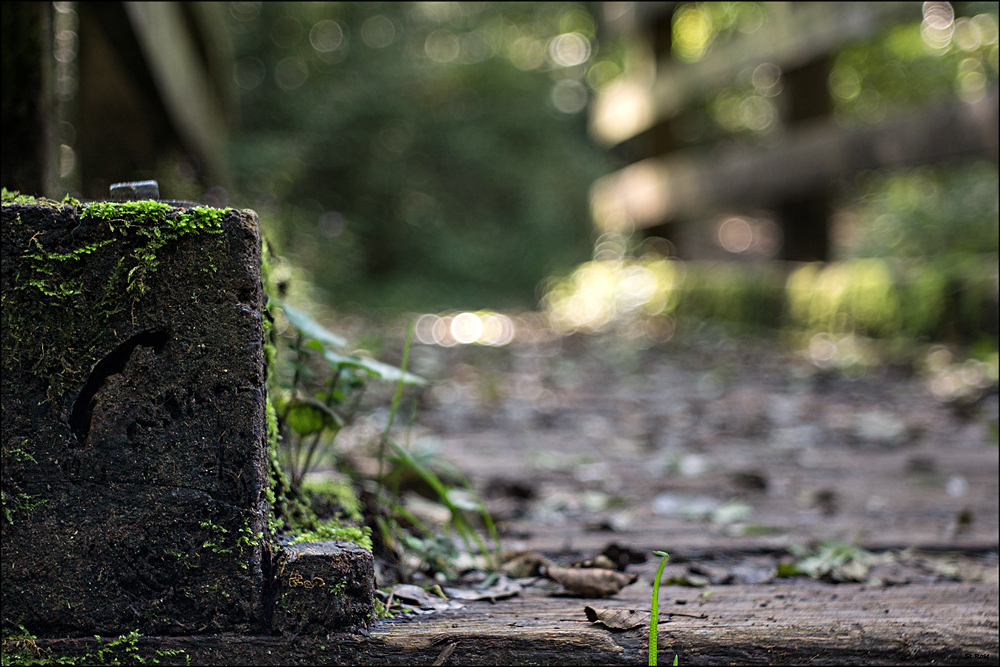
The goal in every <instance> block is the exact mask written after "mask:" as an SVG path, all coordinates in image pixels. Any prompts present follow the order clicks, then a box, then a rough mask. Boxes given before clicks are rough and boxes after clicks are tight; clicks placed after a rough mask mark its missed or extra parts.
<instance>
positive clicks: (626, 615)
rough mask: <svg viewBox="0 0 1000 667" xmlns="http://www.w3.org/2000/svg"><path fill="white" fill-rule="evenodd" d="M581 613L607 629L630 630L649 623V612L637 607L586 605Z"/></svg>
mask: <svg viewBox="0 0 1000 667" xmlns="http://www.w3.org/2000/svg"><path fill="white" fill-rule="evenodd" d="M583 613H585V614H586V615H587V620H588V621H590V622H591V623H600V624H601V625H603V626H604V627H606V628H608V629H609V630H631V629H632V628H638V627H640V626H644V625H645V626H648V625H649V612H648V611H639V610H638V609H601V608H596V607H591V606H590V605H587V606H586V607H584V608H583Z"/></svg>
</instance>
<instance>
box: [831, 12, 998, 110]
mask: <svg viewBox="0 0 1000 667" xmlns="http://www.w3.org/2000/svg"><path fill="white" fill-rule="evenodd" d="M968 4H970V5H972V4H975V3H968ZM958 8H959V9H960V10H961V9H962V7H961V6H959V7H958ZM980 9H984V10H986V13H978V11H979V10H980ZM968 10H970V13H975V14H976V15H975V16H974V17H958V18H957V20H956V22H955V23H954V25H953V27H952V28H951V33H950V34H944V33H942V34H939V35H934V34H933V33H934V31H932V30H927V29H926V28H925V27H924V26H923V25H922V24H921V23H919V22H914V23H907V24H903V25H898V26H895V27H893V28H892V29H891V30H889V31H887V32H886V33H885V34H883V35H881V36H879V37H877V38H876V39H873V40H870V41H866V42H864V43H861V44H858V45H855V46H851V47H850V48H847V49H845V50H844V51H842V52H841V53H840V54H839V55H838V56H837V57H836V59H835V61H834V65H833V68H832V70H831V72H830V92H831V93H832V94H833V99H834V104H835V109H836V113H837V115H838V117H839V118H841V119H843V120H845V121H854V120H861V121H866V122H877V121H879V120H881V119H882V118H884V117H885V116H886V114H887V112H888V110H889V109H892V108H897V109H898V108H905V107H912V106H917V105H920V104H923V103H925V102H928V101H931V100H934V99H938V98H943V97H948V96H952V95H956V96H958V97H960V98H962V99H965V100H968V101H975V100H977V99H980V98H981V97H982V95H983V93H984V91H985V89H986V88H987V86H988V84H989V82H991V81H992V82H995V81H996V79H997V47H996V44H997V13H996V5H995V4H994V5H992V6H988V5H987V7H980V8H976V7H968ZM990 10H991V11H990ZM970 19H971V20H970ZM922 31H926V33H927V35H926V38H925V36H924V35H923V34H922Z"/></svg>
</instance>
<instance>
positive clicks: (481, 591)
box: [444, 575, 521, 602]
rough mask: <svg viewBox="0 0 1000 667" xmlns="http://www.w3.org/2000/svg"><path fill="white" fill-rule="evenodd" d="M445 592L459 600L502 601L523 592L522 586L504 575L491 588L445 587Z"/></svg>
mask: <svg viewBox="0 0 1000 667" xmlns="http://www.w3.org/2000/svg"><path fill="white" fill-rule="evenodd" d="M444 592H445V593H446V594H447V595H448V596H449V597H452V598H457V599H459V600H489V601H491V602H492V601H494V600H500V599H502V598H509V597H514V596H515V595H517V594H518V593H520V592H521V585H520V584H518V583H517V582H514V581H511V580H510V579H508V578H507V577H506V576H504V575H500V578H499V579H498V580H497V583H495V584H493V585H492V586H490V587H489V588H452V587H445V589H444Z"/></svg>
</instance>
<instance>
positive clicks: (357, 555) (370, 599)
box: [273, 542, 375, 637]
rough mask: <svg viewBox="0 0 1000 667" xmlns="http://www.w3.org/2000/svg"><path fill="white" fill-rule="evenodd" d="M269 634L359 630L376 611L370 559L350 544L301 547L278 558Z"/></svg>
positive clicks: (286, 549) (286, 550)
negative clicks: (275, 589) (275, 590)
mask: <svg viewBox="0 0 1000 667" xmlns="http://www.w3.org/2000/svg"><path fill="white" fill-rule="evenodd" d="M276 575H277V579H278V584H277V593H276V599H275V604H274V621H273V629H274V632H275V633H281V634H282V635H284V636H286V637H289V636H295V635H326V634H327V633H328V632H330V630H333V629H336V628H353V627H363V626H366V625H369V624H370V623H371V622H372V618H373V612H374V609H375V598H374V596H373V591H374V590H375V563H374V559H373V558H372V553H371V552H370V551H368V550H367V549H363V548H361V547H359V546H358V545H356V544H351V543H350V542H305V543H301V544H293V545H290V546H287V547H284V548H282V549H281V550H280V551H279V552H278V559H277V566H276Z"/></svg>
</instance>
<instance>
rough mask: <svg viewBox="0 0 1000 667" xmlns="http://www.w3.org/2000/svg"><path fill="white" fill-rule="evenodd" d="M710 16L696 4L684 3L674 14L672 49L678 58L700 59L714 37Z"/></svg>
mask: <svg viewBox="0 0 1000 667" xmlns="http://www.w3.org/2000/svg"><path fill="white" fill-rule="evenodd" d="M715 33H716V31H715V27H714V26H713V24H712V17H711V16H709V14H708V13H707V12H706V11H704V10H702V8H701V7H699V6H698V5H685V6H684V7H683V8H682V9H681V10H680V11H679V12H677V14H676V15H675V16H674V25H673V51H674V55H675V56H676V57H677V59H678V60H680V61H682V62H688V63H693V62H697V61H699V60H701V59H702V58H704V57H705V54H706V53H707V52H708V47H709V45H711V43H712V40H713V39H715Z"/></svg>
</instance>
